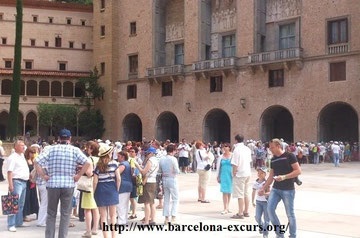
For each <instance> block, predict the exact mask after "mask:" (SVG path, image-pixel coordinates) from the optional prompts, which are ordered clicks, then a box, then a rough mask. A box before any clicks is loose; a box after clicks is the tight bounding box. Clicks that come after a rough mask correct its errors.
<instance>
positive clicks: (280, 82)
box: [269, 69, 284, 88]
mask: <svg viewBox="0 0 360 238" xmlns="http://www.w3.org/2000/svg"><path fill="white" fill-rule="evenodd" d="M272 87H284V70H283V69H278V70H269V88H272Z"/></svg>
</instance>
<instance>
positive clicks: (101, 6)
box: [100, 0, 105, 12]
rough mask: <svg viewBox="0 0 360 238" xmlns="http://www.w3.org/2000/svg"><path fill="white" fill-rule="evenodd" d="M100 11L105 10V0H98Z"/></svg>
mask: <svg viewBox="0 0 360 238" xmlns="http://www.w3.org/2000/svg"><path fill="white" fill-rule="evenodd" d="M100 11H102V12H103V11H105V0H101V1H100Z"/></svg>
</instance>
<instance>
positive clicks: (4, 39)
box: [1, 37, 7, 45]
mask: <svg viewBox="0 0 360 238" xmlns="http://www.w3.org/2000/svg"><path fill="white" fill-rule="evenodd" d="M1 43H2V44H3V45H6V44H7V38H5V37H3V38H1Z"/></svg>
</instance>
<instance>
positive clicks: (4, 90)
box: [1, 79, 11, 95]
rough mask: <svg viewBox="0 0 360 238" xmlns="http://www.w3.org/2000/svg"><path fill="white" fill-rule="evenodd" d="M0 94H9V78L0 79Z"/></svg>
mask: <svg viewBox="0 0 360 238" xmlns="http://www.w3.org/2000/svg"><path fill="white" fill-rule="evenodd" d="M1 95H11V80H10V79H4V80H1Z"/></svg>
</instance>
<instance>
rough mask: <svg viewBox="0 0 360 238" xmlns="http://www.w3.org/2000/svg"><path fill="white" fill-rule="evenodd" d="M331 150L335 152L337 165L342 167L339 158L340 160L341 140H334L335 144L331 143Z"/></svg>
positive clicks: (334, 157)
mask: <svg viewBox="0 0 360 238" xmlns="http://www.w3.org/2000/svg"><path fill="white" fill-rule="evenodd" d="M331 151H332V154H333V159H334V165H335V167H340V165H339V162H340V161H339V160H340V146H339V142H337V141H334V144H332V145H331Z"/></svg>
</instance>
